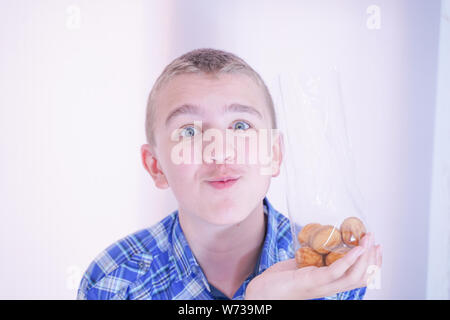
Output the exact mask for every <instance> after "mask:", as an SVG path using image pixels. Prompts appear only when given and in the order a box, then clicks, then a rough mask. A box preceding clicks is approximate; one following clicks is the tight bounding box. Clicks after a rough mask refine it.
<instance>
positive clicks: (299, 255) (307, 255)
mask: <svg viewBox="0 0 450 320" xmlns="http://www.w3.org/2000/svg"><path fill="white" fill-rule="evenodd" d="M295 261H296V262H297V267H298V268H303V267H308V266H316V267H322V266H323V265H324V264H323V257H322V255H321V254H319V253H317V252H316V251H314V250H313V249H311V248H309V247H301V248H300V249H298V250H297V251H296V252H295Z"/></svg>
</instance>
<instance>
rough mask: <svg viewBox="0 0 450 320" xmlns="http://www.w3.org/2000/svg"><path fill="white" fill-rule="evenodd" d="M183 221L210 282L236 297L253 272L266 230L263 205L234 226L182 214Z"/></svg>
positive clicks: (192, 247) (194, 250)
mask: <svg viewBox="0 0 450 320" xmlns="http://www.w3.org/2000/svg"><path fill="white" fill-rule="evenodd" d="M179 218H180V224H181V227H182V229H183V233H184V235H185V237H186V239H187V241H188V243H189V246H190V248H191V250H192V253H193V254H194V256H195V258H196V259H197V261H198V263H199V264H200V266H201V267H202V270H203V272H204V273H205V276H206V278H207V279H208V282H209V283H211V284H212V285H214V286H215V287H216V288H217V289H219V290H221V291H222V292H223V293H224V294H226V295H227V296H229V297H232V296H233V294H234V293H235V292H236V290H237V289H238V288H239V286H240V285H241V284H242V282H243V281H244V280H245V279H246V278H247V277H248V276H249V275H250V274H251V273H252V272H253V270H254V268H255V265H256V263H257V260H258V258H259V254H260V252H261V249H262V246H263V243H264V237H265V233H266V217H265V214H264V211H263V204H262V201H261V202H260V204H259V205H258V206H257V207H256V208H255V209H254V210H253V211H252V212H251V213H250V214H249V215H248V216H247V218H246V219H245V220H243V221H241V222H240V223H239V224H236V225H231V226H214V225H208V226H207V227H205V222H204V221H198V220H197V219H195V218H193V219H190V218H189V217H186V216H185V215H180V217H179Z"/></svg>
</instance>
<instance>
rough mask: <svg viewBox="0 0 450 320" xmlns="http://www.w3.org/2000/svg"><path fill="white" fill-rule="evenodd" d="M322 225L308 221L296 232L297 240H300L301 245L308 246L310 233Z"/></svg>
mask: <svg viewBox="0 0 450 320" xmlns="http://www.w3.org/2000/svg"><path fill="white" fill-rule="evenodd" d="M321 226H322V225H321V224H320V223H309V224H307V225H306V226H304V227H303V228H302V229H301V230H300V232H299V233H298V236H297V238H298V242H300V245H301V246H308V245H310V242H309V241H310V239H311V235H312V234H313V233H314V231H316V230H317V229H318V228H320V227H321Z"/></svg>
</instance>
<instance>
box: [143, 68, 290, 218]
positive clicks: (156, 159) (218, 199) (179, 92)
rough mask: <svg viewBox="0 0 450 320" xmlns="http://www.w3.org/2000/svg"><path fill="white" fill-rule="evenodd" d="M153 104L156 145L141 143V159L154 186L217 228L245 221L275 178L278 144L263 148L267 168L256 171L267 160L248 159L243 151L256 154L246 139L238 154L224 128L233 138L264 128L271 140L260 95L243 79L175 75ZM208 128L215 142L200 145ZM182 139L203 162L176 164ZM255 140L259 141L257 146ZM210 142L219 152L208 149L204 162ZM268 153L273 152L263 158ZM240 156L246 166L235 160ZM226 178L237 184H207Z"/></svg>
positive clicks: (268, 117) (266, 110)
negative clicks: (199, 125)
mask: <svg viewBox="0 0 450 320" xmlns="http://www.w3.org/2000/svg"><path fill="white" fill-rule="evenodd" d="M155 105H156V112H155V119H154V120H153V121H155V126H154V131H153V134H154V137H155V141H156V146H150V145H148V144H145V145H143V146H142V160H143V163H144V167H145V168H146V170H147V171H148V172H149V173H150V174H151V175H152V177H153V179H154V181H155V184H156V186H157V187H158V188H167V187H170V188H171V189H172V191H173V193H174V195H175V197H176V199H177V200H178V205H179V212H180V214H184V215H189V216H191V217H193V218H200V219H202V220H204V221H207V222H209V223H212V224H216V225H225V224H234V223H239V222H240V221H242V220H244V219H245V218H246V217H247V216H248V215H249V214H250V213H251V212H252V211H253V210H254V209H255V208H256V207H257V206H258V204H260V202H261V201H262V199H263V198H264V196H265V195H266V193H267V190H268V188H269V185H270V180H271V177H272V176H277V175H278V174H279V168H280V165H281V159H282V155H281V145H280V143H281V141H280V139H275V140H274V141H272V146H271V145H267V147H266V150H268V151H267V152H266V156H270V161H271V162H270V164H269V166H271V170H270V171H269V173H267V170H266V173H264V174H263V173H262V172H264V170H262V168H263V167H264V168H267V166H268V165H267V163H266V164H265V165H262V164H261V163H260V161H256V163H255V162H251V161H249V159H250V158H249V152H255V151H254V150H251V149H250V148H249V139H248V138H243V139H245V141H246V142H247V143H246V144H245V148H244V149H239V148H238V147H237V146H238V143H237V140H235V143H234V144H233V143H232V142H230V140H229V139H228V140H227V139H226V129H229V132H238V133H239V132H241V133H242V132H247V133H248V132H249V131H247V130H254V131H255V132H256V133H257V132H259V131H258V130H260V129H264V130H266V132H268V133H269V134H268V137H270V134H271V115H270V112H269V108H268V106H267V103H266V100H265V96H264V93H263V90H262V89H261V88H260V87H259V86H258V85H257V84H256V82H255V81H254V80H253V79H252V78H250V77H248V76H246V75H244V74H221V75H206V74H182V75H177V76H175V77H174V78H172V79H171V80H169V81H168V82H167V83H165V84H164V85H163V86H162V88H161V89H160V91H159V92H158V94H157V96H156V100H155ZM182 106H184V107H183V108H181V109H180V107H182ZM186 106H188V107H186ZM230 106H231V107H230ZM177 110H178V111H177ZM194 121H196V123H195V124H199V122H200V121H201V128H200V127H198V126H195V124H194ZM197 121H198V122H197ZM210 129H214V130H215V131H214V132H215V133H214V134H217V133H221V134H222V137H223V139H222V141H220V139H219V140H217V141H215V139H216V138H215V137H214V138H212V139H211V140H209V141H205V137H206V136H207V135H206V134H205V132H207V131H208V130H209V131H210V132H211V130H210ZM231 130H232V131H231ZM239 130H243V131H239ZM264 130H262V131H264ZM202 132H203V135H202ZM257 136H258V135H257ZM177 137H178V139H177ZM186 137H188V138H187V139H188V140H184V141H190V144H189V145H190V147H189V149H188V150H189V151H190V152H192V153H191V155H192V154H193V153H194V152H195V151H199V150H200V152H201V153H200V154H201V155H203V156H204V158H201V159H200V161H197V162H194V161H192V162H191V163H181V164H180V163H178V164H177V161H176V159H175V158H174V155H175V154H179V153H178V152H174V150H179V149H175V148H177V146H180V142H181V141H183V138H186ZM237 139H242V138H237ZM260 140H261V137H259V138H258V144H259V143H261V142H260ZM268 141H269V142H266V143H270V142H271V141H270V140H268ZM212 142H213V143H214V146H218V145H220V147H221V148H219V149H217V148H215V149H214V152H212V153H210V155H211V156H212V158H209V159H210V160H211V161H208V160H206V159H208V158H207V157H205V154H208V152H207V151H208V150H211V149H208V145H209V148H211V146H212V145H213V144H212ZM218 142H220V143H219V144H217V143H218ZM270 148H271V149H272V155H270V154H268V152H270ZM227 150H228V151H227ZM257 150H258V152H259V150H260V149H257ZM230 151H231V152H230ZM242 153H245V154H244V155H243V154H242ZM239 156H242V157H243V158H242V157H241V158H239V159H241V160H242V159H245V161H244V162H242V161H237V158H238V157H239ZM200 157H201V156H200ZM257 158H258V156H257ZM191 159H194V158H193V157H192V158H191ZM225 177H231V178H237V179H235V181H234V183H232V184H230V183H228V184H225V183H223V182H212V180H218V179H221V178H225Z"/></svg>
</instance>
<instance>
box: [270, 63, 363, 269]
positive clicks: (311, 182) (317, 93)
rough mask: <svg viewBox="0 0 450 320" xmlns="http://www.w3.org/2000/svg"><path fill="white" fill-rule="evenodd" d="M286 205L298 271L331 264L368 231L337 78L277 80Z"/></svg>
mask: <svg viewBox="0 0 450 320" xmlns="http://www.w3.org/2000/svg"><path fill="white" fill-rule="evenodd" d="M277 81H278V89H279V99H278V101H277V103H278V105H279V110H280V111H281V114H280V116H281V117H280V120H281V126H280V129H281V131H282V132H283V133H284V134H283V136H284V147H285V149H284V151H285V156H284V159H283V166H284V170H285V177H286V203H287V209H288V215H289V219H290V220H291V228H292V229H291V231H292V234H293V239H294V249H295V251H296V254H295V257H296V261H297V266H298V267H299V268H300V267H304V266H310V265H315V266H318V267H321V266H326V265H330V264H332V263H333V262H334V261H336V260H337V259H339V258H341V257H342V256H344V255H345V254H346V253H347V252H348V251H349V250H350V249H351V248H352V247H354V246H355V245H358V244H359V241H360V239H361V238H362V237H363V236H364V235H365V234H366V233H367V232H368V225H367V219H366V218H365V215H364V213H363V210H362V207H361V206H362V204H363V201H362V195H361V193H360V191H359V188H358V186H357V184H356V179H355V166H354V159H353V156H352V153H351V144H350V142H349V139H348V136H347V128H346V121H345V120H346V117H345V110H344V106H343V102H342V96H341V87H340V80H339V73H338V71H337V70H336V69H335V68H320V69H319V68H315V69H314V71H310V69H309V70H308V69H302V70H298V71H297V72H295V73H294V72H290V73H283V74H280V75H279V76H278V80H277Z"/></svg>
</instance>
